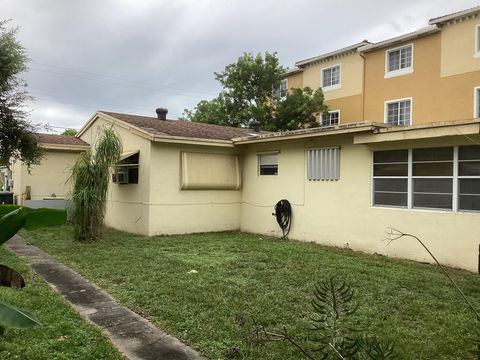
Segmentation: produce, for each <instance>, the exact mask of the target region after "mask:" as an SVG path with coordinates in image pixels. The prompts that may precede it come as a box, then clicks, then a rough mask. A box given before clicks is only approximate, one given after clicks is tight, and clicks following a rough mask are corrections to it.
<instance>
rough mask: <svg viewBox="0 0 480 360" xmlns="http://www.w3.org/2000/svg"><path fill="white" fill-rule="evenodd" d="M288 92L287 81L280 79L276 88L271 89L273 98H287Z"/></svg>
mask: <svg viewBox="0 0 480 360" xmlns="http://www.w3.org/2000/svg"><path fill="white" fill-rule="evenodd" d="M287 92H288V79H282V80H280V84H278V87H276V88H275V89H273V97H275V98H284V97H285V96H287Z"/></svg>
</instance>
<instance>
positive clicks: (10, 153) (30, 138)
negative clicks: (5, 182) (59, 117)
mask: <svg viewBox="0 0 480 360" xmlns="http://www.w3.org/2000/svg"><path fill="white" fill-rule="evenodd" d="M6 23H7V22H6V21H0V166H5V165H6V166H8V165H9V164H10V162H11V160H12V159H14V160H20V161H22V162H23V163H24V164H25V165H27V167H30V166H31V165H33V164H37V163H39V162H40V159H41V157H42V150H41V148H40V147H39V144H38V139H37V136H35V128H34V127H33V126H32V125H31V123H30V122H29V121H28V120H27V113H26V112H25V110H24V106H25V102H26V101H27V100H28V99H29V96H28V94H27V91H26V83H25V81H24V80H22V79H21V78H20V76H19V75H20V74H21V73H22V72H24V71H25V70H27V62H28V56H27V54H26V51H25V49H24V48H23V46H22V45H21V44H20V43H19V42H18V41H17V39H16V34H17V28H13V29H9V28H7V27H6Z"/></svg>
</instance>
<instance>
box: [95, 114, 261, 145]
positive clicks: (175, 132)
mask: <svg viewBox="0 0 480 360" xmlns="http://www.w3.org/2000/svg"><path fill="white" fill-rule="evenodd" d="M100 112H101V113H103V114H106V115H108V116H111V117H113V118H115V119H118V120H121V121H124V122H126V123H129V124H131V125H133V126H136V127H138V128H140V129H142V130H145V131H147V132H148V133H150V134H152V135H154V136H177V137H186V138H196V139H211V140H231V139H233V138H237V137H246V136H256V135H259V134H261V133H263V134H265V132H255V131H254V130H252V129H247V128H236V127H229V126H221V125H213V124H205V123H198V122H192V121H184V120H160V119H158V118H156V117H148V116H139V115H130V114H121V113H114V112H109V111H100Z"/></svg>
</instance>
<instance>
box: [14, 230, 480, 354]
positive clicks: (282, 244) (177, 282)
mask: <svg viewBox="0 0 480 360" xmlns="http://www.w3.org/2000/svg"><path fill="white" fill-rule="evenodd" d="M23 236H25V237H26V238H27V239H29V240H30V241H32V242H33V243H34V244H35V245H38V246H40V247H41V248H42V249H44V250H46V251H47V252H48V253H50V254H51V255H52V256H54V257H56V258H57V259H59V260H60V261H62V262H64V263H65V264H67V265H68V266H70V267H72V268H73V269H75V270H76V271H78V272H80V273H81V274H83V275H84V276H85V277H87V278H88V279H90V280H92V281H93V282H95V283H96V284H98V285H99V286H100V287H102V288H103V289H105V290H106V291H108V292H109V293H111V294H112V295H113V296H114V297H115V298H117V299H118V300H119V301H120V302H121V303H123V304H125V305H127V306H128V307H130V308H131V309H133V310H134V311H136V312H138V313H140V314H142V315H144V316H146V317H148V318H149V319H151V320H152V321H154V322H155V323H157V324H158V325H159V326H161V327H163V328H164V329H165V330H166V331H167V332H169V333H171V334H173V335H176V336H178V337H179V338H180V339H182V340H183V341H185V342H186V343H188V344H191V345H192V346H193V347H195V348H197V349H198V350H200V351H201V352H202V353H203V354H204V355H206V356H208V357H209V358H211V359H226V358H228V353H229V349H231V348H234V347H237V348H238V349H239V350H240V355H239V356H238V358H242V359H302V356H301V355H300V354H299V353H298V352H297V351H296V350H295V349H294V348H293V347H291V346H289V345H288V344H285V343H279V342H276V343H268V344H266V345H263V346H256V345H253V344H251V343H247V342H245V341H244V340H243V338H242V332H241V331H240V328H239V326H238V325H237V324H236V323H235V318H236V317H237V316H238V315H239V314H241V315H242V316H246V317H250V316H251V317H254V318H255V320H256V321H257V322H258V323H259V324H262V325H265V326H267V327H268V328H269V329H271V330H280V329H281V326H282V325H283V324H285V325H286V326H287V328H288V329H289V332H290V333H291V334H294V335H296V336H297V337H298V338H299V339H300V342H302V343H303V344H305V345H306V346H312V343H309V340H308V338H311V336H312V335H313V334H312V332H311V331H309V330H308V328H309V318H310V316H311V305H310V300H311V293H312V288H313V286H314V284H315V283H316V282H317V281H319V280H321V279H325V278H327V277H328V276H330V275H336V276H339V277H342V278H344V279H346V280H347V281H349V282H351V283H352V284H353V286H354V288H355V291H356V299H357V301H358V303H359V305H360V308H359V310H358V312H357V314H356V315H355V316H356V318H355V321H358V323H360V324H362V325H364V326H365V327H366V328H367V329H368V331H369V332H370V333H373V334H376V335H378V336H379V337H380V338H381V339H384V340H391V341H395V342H396V350H397V352H398V355H399V358H401V359H468V358H472V357H471V355H470V354H469V350H470V349H473V344H472V342H471V340H470V338H471V337H472V336H473V328H474V326H477V324H476V322H475V320H474V317H473V316H472V314H471V312H470V310H469V309H468V308H467V307H466V306H465V304H464V302H463V301H462V299H461V298H460V296H459V295H458V294H457V293H456V291H455V290H454V289H453V287H452V286H451V285H450V283H449V282H448V280H447V279H446V278H445V276H444V275H442V274H441V273H440V271H439V269H438V268H436V267H435V266H432V265H426V264H420V263H415V262H411V261H402V260H395V259H389V258H386V257H380V256H370V255H365V254H361V253H355V252H352V251H348V250H341V249H334V248H328V247H323V246H319V245H316V244H310V243H301V242H295V241H282V240H276V239H271V238H267V237H261V236H259V235H251V234H239V233H210V234H196V235H182V236H165V237H153V238H148V237H142V236H135V235H130V234H125V233H121V232H117V231H113V230H106V231H105V233H104V238H103V239H102V240H101V241H99V242H97V243H89V244H84V243H77V242H74V241H73V240H72V235H71V229H70V228H69V227H64V228H49V229H42V230H38V231H35V232H24V233H23ZM419 251H422V249H421V248H420V247H419ZM190 270H197V271H198V273H189V271H190ZM449 271H450V272H451V274H452V276H453V278H454V279H455V280H456V281H457V282H458V284H459V285H460V287H461V288H462V289H463V290H464V291H465V293H466V294H467V296H468V297H469V298H470V299H471V300H472V301H473V302H474V304H475V305H477V306H478V305H479V302H480V301H479V299H480V282H479V278H478V275H476V274H473V273H469V272H466V271H461V270H455V269H450V270H449Z"/></svg>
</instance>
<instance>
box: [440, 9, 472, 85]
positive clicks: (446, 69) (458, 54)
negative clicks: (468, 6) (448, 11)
mask: <svg viewBox="0 0 480 360" xmlns="http://www.w3.org/2000/svg"><path fill="white" fill-rule="evenodd" d="M477 26H480V15H477V16H476V17H474V18H471V19H468V20H465V21H462V22H458V23H455V24H446V25H445V26H443V27H442V39H441V59H442V61H441V72H440V75H441V76H442V77H445V76H452V75H459V74H464V73H468V72H473V71H475V72H478V71H480V57H479V56H476V54H475V50H476V49H475V40H476V39H475V31H476V27H477ZM476 76H477V79H479V80H480V75H479V74H477V75H476ZM478 82H480V81H478Z"/></svg>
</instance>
